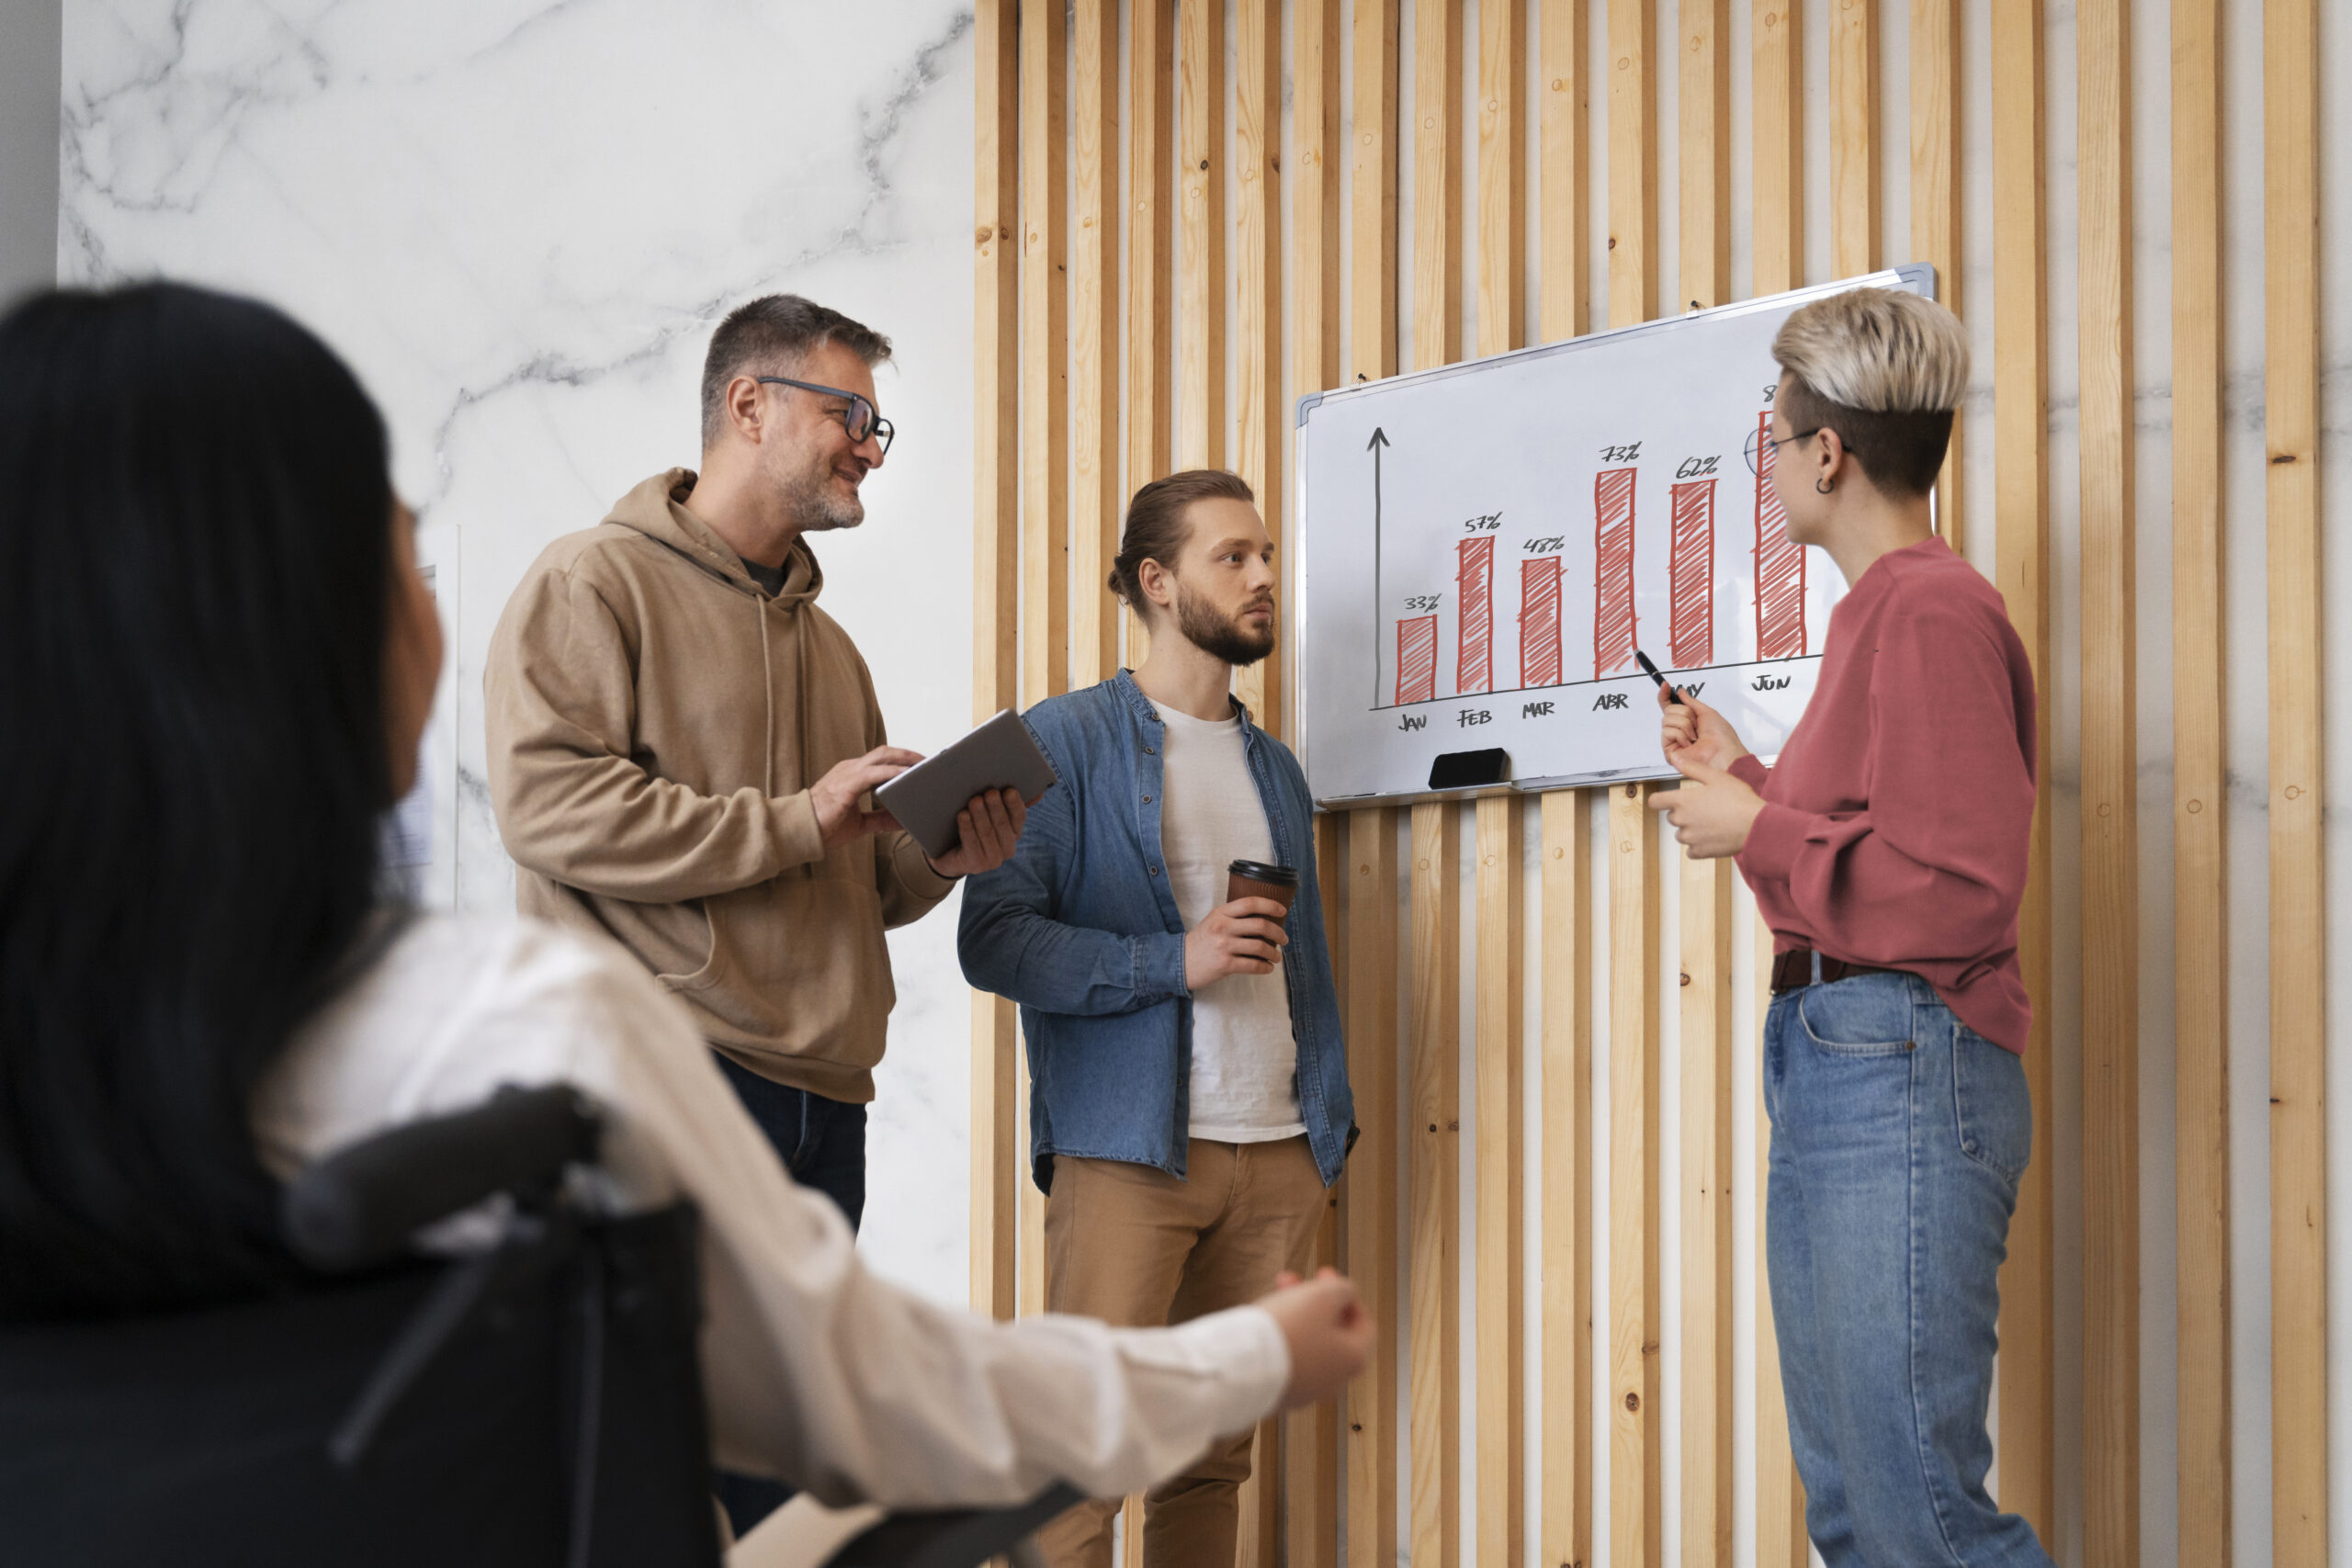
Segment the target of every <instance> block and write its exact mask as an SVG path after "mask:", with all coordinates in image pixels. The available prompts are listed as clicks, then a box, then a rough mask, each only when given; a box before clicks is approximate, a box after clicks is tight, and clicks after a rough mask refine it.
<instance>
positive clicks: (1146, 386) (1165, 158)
mask: <svg viewBox="0 0 2352 1568" xmlns="http://www.w3.org/2000/svg"><path fill="white" fill-rule="evenodd" d="M1126 11H1127V197H1126V199H1127V208H1128V211H1127V345H1126V346H1127V355H1126V357H1127V378H1126V387H1127V408H1126V419H1127V475H1126V482H1125V485H1124V486H1122V487H1121V488H1122V490H1123V491H1124V492H1125V494H1133V493H1134V492H1135V491H1137V490H1139V489H1141V488H1142V487H1143V486H1144V485H1145V484H1147V483H1148V482H1149V481H1151V480H1153V479H1158V478H1159V477H1160V476H1161V475H1162V474H1165V473H1167V472H1168V470H1169V458H1170V455H1171V451H1172V446H1171V440H1172V434H1173V429H1174V421H1173V418H1172V412H1173V411H1172V409H1171V406H1170V358H1169V355H1170V346H1169V330H1170V320H1171V318H1172V316H1173V314H1174V310H1173V301H1174V294H1175V224H1174V218H1175V211H1176V202H1175V197H1174V193H1173V189H1172V186H1171V182H1170V172H1169V171H1170V164H1171V162H1172V160H1173V157H1174V148H1175V143H1174V135H1175V104H1176V34H1175V27H1174V21H1175V13H1174V12H1173V11H1172V10H1171V9H1170V7H1169V6H1167V5H1165V4H1158V3H1155V4H1152V5H1148V6H1128V7H1127V8H1126ZM1125 624H1126V639H1127V663H1128V664H1129V665H1130V666H1133V665H1137V664H1141V663H1142V662H1143V656H1144V649H1145V645H1146V642H1147V634H1146V633H1145V631H1144V623H1143V618H1142V617H1141V616H1140V615H1136V614H1135V613H1134V612H1133V611H1132V610H1130V611H1129V612H1128V613H1127V615H1126V616H1125Z"/></svg>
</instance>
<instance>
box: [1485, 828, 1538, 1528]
mask: <svg viewBox="0 0 2352 1568" xmlns="http://www.w3.org/2000/svg"><path fill="white" fill-rule="evenodd" d="M1524 804H1525V803H1524V802H1523V801H1521V799H1520V797H1519V796H1517V795H1496V796H1493V797H1491V798H1488V799H1486V800H1482V801H1480V802H1478V807H1477V819H1478V868H1477V878H1478V926H1477V941H1478V972H1477V990H1476V997H1475V998H1474V1000H1473V1005H1474V1008H1475V1012H1474V1014H1473V1018H1474V1021H1475V1028H1476V1068H1477V1075H1478V1077H1477V1084H1478V1099H1477V1115H1476V1119H1475V1122H1474V1123H1473V1124H1474V1125H1475V1126H1476V1128H1477V1134H1478V1151H1477V1172H1478V1191H1477V1203H1478V1207H1477V1215H1478V1217H1477V1227H1478V1228H1477V1248H1478V1258H1477V1296H1476V1300H1477V1303H1478V1309H1477V1311H1478V1316H1477V1354H1478V1450H1477V1451H1478V1535H1477V1540H1478V1546H1477V1557H1476V1561H1477V1562H1504V1563H1516V1562H1519V1561H1520V1560H1521V1557H1522V1555H1523V1554H1524V1548H1523V1546H1522V1542H1523V1541H1524V1540H1525V1537H1526V1529H1527V1527H1526V1512H1527V1499H1526V1478H1525V1472H1526V1468H1527V1458H1526V1454H1527V1443H1526V1436H1525V1434H1526V1422H1527V1393H1526V1390H1527V1364H1526V1355H1527V1351H1526V1334H1527V1315H1526V1311H1525V1304H1526V1303H1525V1301H1524V1298H1523V1292H1524V1289H1525V1283H1526V1241H1525V1237H1524V1234H1523V1233H1524V1230H1525V1224H1524V1221H1525V1215H1526V1202H1527V1198H1526V1161H1525V1158H1524V1145H1525V1142H1526V1140H1525V1137H1524V1135H1523V1134H1522V1133H1521V1126H1520V1115H1521V1106H1522V1105H1523V1104H1524V1103H1525V1099H1524V1096H1525V1079H1526V1073H1527V1068H1526V1057H1525V1053H1524V1050H1523V1046H1524V1043H1525V1040H1524V1034H1523V1031H1522V1026H1521V1021H1520V1017H1521V988H1522V985H1523V982H1524V979H1525V971H1526V967H1527V963H1526V956H1525V949H1526V944H1525V941H1524V938H1523V935H1522V930H1523V927H1524V924H1525V918H1526V917H1525V914H1524V906H1525V902H1526V900H1525V897H1524V896H1523V893H1522V888H1523V886H1524V882H1525V877H1524V872H1523V869H1522V867H1521V854H1522V840H1523V836H1524V827H1523V822H1524V813H1523V811H1522V810H1521V807H1522V806H1523V805H1524Z"/></svg>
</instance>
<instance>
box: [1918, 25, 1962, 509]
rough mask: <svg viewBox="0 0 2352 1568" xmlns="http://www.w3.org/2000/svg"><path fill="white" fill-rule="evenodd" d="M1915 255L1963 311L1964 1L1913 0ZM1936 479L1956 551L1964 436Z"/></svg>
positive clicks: (1955, 435) (1939, 505) (1945, 297)
mask: <svg viewBox="0 0 2352 1568" xmlns="http://www.w3.org/2000/svg"><path fill="white" fill-rule="evenodd" d="M1911 259H1912V260H1913V261H1923V262H1927V263H1928V264H1929V265H1933V266H1934V267H1935V269H1936V298H1937V299H1940V300H1941V301H1943V303H1944V304H1945V305H1946V306H1948V307H1949V308H1951V310H1953V311H1955V312H1957V311H1958V310H1960V3H1959V0H1911ZM1965 423H1967V415H1966V414H1965V412H1962V413H1958V414H1955V415H1954V416H1953V417H1952V425H1951V450H1950V451H1949V452H1947V453H1946V454H1945V455H1944V468H1943V472H1942V473H1941V474H1940V475H1939V476H1938V478H1937V480H1936V527H1937V530H1938V531H1939V533H1941V534H1942V535H1943V536H1944V542H1945V543H1946V544H1948V545H1950V546H1951V547H1952V549H1953V550H1954V551H1958V550H1960V549H1961V547H1962V544H1963V542H1964V538H1965V534H1964V530H1963V528H1962V517H1961V512H1960V435H1961V426H1962V425H1963V424H1965Z"/></svg>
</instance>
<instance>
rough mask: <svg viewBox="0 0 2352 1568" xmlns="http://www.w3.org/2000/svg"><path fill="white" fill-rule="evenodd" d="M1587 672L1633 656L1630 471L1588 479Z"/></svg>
mask: <svg viewBox="0 0 2352 1568" xmlns="http://www.w3.org/2000/svg"><path fill="white" fill-rule="evenodd" d="M1592 516H1593V522H1592V554H1593V568H1594V570H1593V604H1592V673H1593V677H1594V679H1596V680H1598V679H1599V678H1600V677H1601V676H1603V675H1607V674H1610V673H1611V672H1612V671H1618V670H1623V669H1624V668H1625V667H1626V666H1627V665H1629V664H1631V663H1633V661H1634V470H1633V469H1631V468H1603V469H1601V470H1600V472H1599V473H1598V474H1595V475H1594V476H1593V478H1592Z"/></svg>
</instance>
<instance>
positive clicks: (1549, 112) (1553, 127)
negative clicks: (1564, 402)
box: [1536, 0, 1592, 343]
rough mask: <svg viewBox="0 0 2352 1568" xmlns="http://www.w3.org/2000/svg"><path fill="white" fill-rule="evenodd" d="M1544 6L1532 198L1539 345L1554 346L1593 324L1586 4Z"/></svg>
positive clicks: (1550, 0) (1565, 0) (1569, 1)
mask: <svg viewBox="0 0 2352 1568" xmlns="http://www.w3.org/2000/svg"><path fill="white" fill-rule="evenodd" d="M1543 6H1544V20H1543V24H1542V26H1541V28H1540V29H1539V32H1540V35H1541V41H1540V43H1539V45H1538V47H1539V48H1540V49H1541V50H1542V51H1543V64H1542V67H1541V69H1542V71H1543V77H1544V95H1543V108H1542V111H1541V113H1540V115H1539V124H1538V128H1537V135H1538V138H1539V140H1540V141H1541V142H1542V153H1541V157H1540V160H1539V162H1540V164H1541V169H1540V173H1539V175H1538V178H1539V179H1540V180H1541V182H1542V184H1541V186H1540V188H1539V189H1538V191H1537V193H1536V203H1537V208H1538V215H1537V219H1536V223H1537V229H1538V233H1539V235H1540V244H1541V248H1542V256H1543V261H1542V266H1543V276H1542V283H1543V287H1542V290H1541V292H1542V296H1543V297H1542V299H1540V300H1539V301H1538V303H1537V308H1538V309H1539V310H1541V311H1542V312H1543V323H1542V331H1543V336H1544V342H1545V343H1556V342H1558V341H1559V340H1560V339H1562V338H1570V337H1577V336H1581V335H1582V334H1583V333H1585V332H1587V331H1588V330H1589V329H1590V327H1591V324H1592V288H1591V279H1590V277H1589V273H1590V270H1591V265H1592V264H1591V260H1590V255H1589V244H1590V238H1589V236H1590V233H1591V225H1592V216H1591V197H1590V191H1591V172H1590V168H1589V164H1590V162H1591V159H1590V156H1589V154H1590V152H1591V149H1590V147H1589V143H1590V141H1591V140H1592V130H1591V127H1592V119H1591V112H1590V111H1591V106H1592V73H1591V70H1590V68H1589V66H1588V64H1587V63H1586V58H1585V57H1586V55H1587V54H1588V52H1589V46H1588V45H1587V43H1586V40H1585V4H1584V0H1543Z"/></svg>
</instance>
